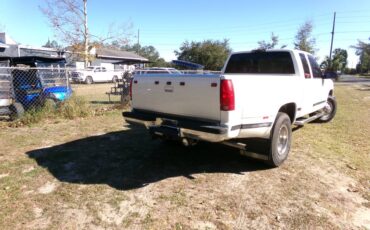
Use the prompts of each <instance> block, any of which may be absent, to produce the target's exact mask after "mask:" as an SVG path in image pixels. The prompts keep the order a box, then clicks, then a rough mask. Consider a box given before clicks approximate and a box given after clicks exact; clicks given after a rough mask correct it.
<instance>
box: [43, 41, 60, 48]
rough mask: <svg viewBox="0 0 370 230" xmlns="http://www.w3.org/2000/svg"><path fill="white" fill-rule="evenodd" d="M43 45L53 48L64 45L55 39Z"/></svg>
mask: <svg viewBox="0 0 370 230" xmlns="http://www.w3.org/2000/svg"><path fill="white" fill-rule="evenodd" d="M42 47H45V48H53V49H61V48H62V46H61V45H59V44H58V42H57V41H55V40H52V41H50V40H49V39H48V41H47V42H46V43H45V45H43V46H42Z"/></svg>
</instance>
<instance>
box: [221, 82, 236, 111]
mask: <svg viewBox="0 0 370 230" xmlns="http://www.w3.org/2000/svg"><path fill="white" fill-rule="evenodd" d="M220 108H221V110H222V111H232V110H234V109H235V95H234V86H233V82H232V81H231V80H221V88H220Z"/></svg>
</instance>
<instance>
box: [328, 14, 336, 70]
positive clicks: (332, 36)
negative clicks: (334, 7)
mask: <svg viewBox="0 0 370 230" xmlns="http://www.w3.org/2000/svg"><path fill="white" fill-rule="evenodd" d="M335 16H336V12H334V19H333V30H332V31H331V43H330V54H329V68H331V53H332V51H333V40H334V32H335Z"/></svg>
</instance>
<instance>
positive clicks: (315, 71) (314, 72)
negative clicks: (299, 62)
mask: <svg viewBox="0 0 370 230" xmlns="http://www.w3.org/2000/svg"><path fill="white" fill-rule="evenodd" d="M308 61H309V62H310V65H311V69H312V75H313V77H314V78H321V75H322V74H321V69H320V66H319V64H317V62H316V60H315V58H314V57H313V56H311V55H308Z"/></svg>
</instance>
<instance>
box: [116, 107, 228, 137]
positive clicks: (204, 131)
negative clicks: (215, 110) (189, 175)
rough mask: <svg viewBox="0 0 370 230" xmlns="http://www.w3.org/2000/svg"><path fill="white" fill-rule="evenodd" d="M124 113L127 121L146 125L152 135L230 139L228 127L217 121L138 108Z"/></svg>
mask: <svg viewBox="0 0 370 230" xmlns="http://www.w3.org/2000/svg"><path fill="white" fill-rule="evenodd" d="M122 115H123V117H124V119H125V121H126V122H127V123H129V124H132V123H133V124H141V125H144V126H145V127H146V128H147V129H149V132H150V133H151V134H152V135H157V136H164V137H170V138H180V139H181V138H190V139H196V140H204V141H209V142H222V141H224V140H227V139H228V135H227V134H228V127H227V126H222V125H219V124H217V123H216V122H210V121H201V120H197V119H193V118H184V117H178V116H173V115H167V114H161V113H154V112H146V111H137V110H134V111H132V112H123V113H122Z"/></svg>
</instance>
